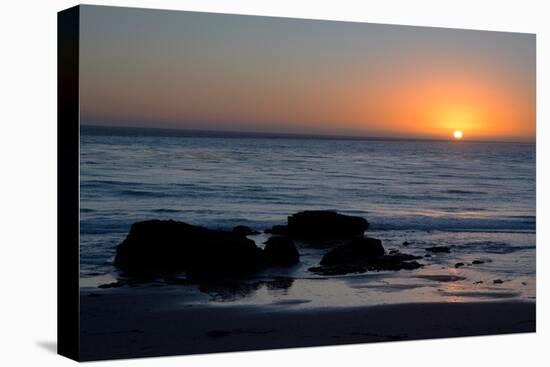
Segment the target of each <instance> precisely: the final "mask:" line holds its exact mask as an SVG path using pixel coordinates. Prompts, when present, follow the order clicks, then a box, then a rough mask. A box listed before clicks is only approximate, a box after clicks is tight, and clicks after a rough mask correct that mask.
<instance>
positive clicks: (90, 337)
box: [80, 290, 536, 360]
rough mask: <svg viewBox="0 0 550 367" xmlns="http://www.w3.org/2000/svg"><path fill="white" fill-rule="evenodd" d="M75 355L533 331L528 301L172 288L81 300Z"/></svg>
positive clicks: (160, 353)
mask: <svg viewBox="0 0 550 367" xmlns="http://www.w3.org/2000/svg"><path fill="white" fill-rule="evenodd" d="M80 301H81V305H80V306H81V325H80V327H81V335H82V336H81V338H82V339H81V359H82V360H97V359H116V358H132V357H148V356H150V357H152V356H163V355H174V354H200V353H212V352H230V351H242V350H260V349H273V348H290V347H308V346H322V345H336V344H351V343H367V342H386V341H403V340H415V339H427V338H445V337H461V336H473V335H491V334H507V333H525V332H534V331H535V329H536V322H535V318H536V315H535V313H536V312H535V310H536V307H535V303H534V302H523V301H499V302H493V301H491V302H475V303H442V302H441V303H410V304H393V305H380V306H365V307H345V308H334V307H332V308H318V309H300V308H293V307H292V305H290V307H288V306H289V305H278V306H235V305H221V306H220V305H214V306H204V305H191V304H186V303H183V302H181V298H180V296H178V294H177V293H171V292H146V291H142V292H135V291H133V292H128V291H124V290H113V291H109V292H101V293H98V294H94V296H92V297H90V296H89V294H88V292H83V293H82V295H81V297H80Z"/></svg>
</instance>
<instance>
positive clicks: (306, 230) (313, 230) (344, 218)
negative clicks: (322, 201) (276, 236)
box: [288, 210, 369, 239]
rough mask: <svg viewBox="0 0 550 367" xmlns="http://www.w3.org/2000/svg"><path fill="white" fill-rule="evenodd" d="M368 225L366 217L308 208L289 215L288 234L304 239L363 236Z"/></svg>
mask: <svg viewBox="0 0 550 367" xmlns="http://www.w3.org/2000/svg"><path fill="white" fill-rule="evenodd" d="M368 227H369V223H368V222H367V220H366V219H365V218H361V217H354V216H350V215H344V214H339V213H336V212H333V211H327V210H307V211H303V212H299V213H296V214H293V215H291V216H290V217H288V234H289V235H290V236H292V237H295V238H302V239H326V238H345V237H354V236H363V234H364V233H365V231H366V230H367V228H368Z"/></svg>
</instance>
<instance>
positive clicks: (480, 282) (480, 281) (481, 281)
mask: <svg viewBox="0 0 550 367" xmlns="http://www.w3.org/2000/svg"><path fill="white" fill-rule="evenodd" d="M482 283H483V280H479V281H477V282H474V284H482Z"/></svg>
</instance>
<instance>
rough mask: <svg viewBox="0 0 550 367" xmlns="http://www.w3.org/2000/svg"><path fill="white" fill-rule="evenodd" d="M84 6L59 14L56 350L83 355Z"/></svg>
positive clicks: (77, 357) (67, 354) (72, 354)
mask: <svg viewBox="0 0 550 367" xmlns="http://www.w3.org/2000/svg"><path fill="white" fill-rule="evenodd" d="M79 16H80V9H79V7H78V6H77V7H73V8H70V9H67V10H64V11H61V12H59V13H58V15H57V352H58V353H59V354H61V355H63V356H65V357H68V358H71V359H75V360H78V359H79V355H80V353H79V323H80V322H79V263H80V262H79V139H80V131H79V80H78V79H79V66H78V65H79V28H80V19H79Z"/></svg>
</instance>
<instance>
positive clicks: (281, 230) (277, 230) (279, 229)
mask: <svg viewBox="0 0 550 367" xmlns="http://www.w3.org/2000/svg"><path fill="white" fill-rule="evenodd" d="M264 232H265V233H271V234H278V235H282V236H286V235H287V234H288V227H287V226H286V225H285V224H277V225H274V226H273V227H271V229H266V230H265V231H264Z"/></svg>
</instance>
